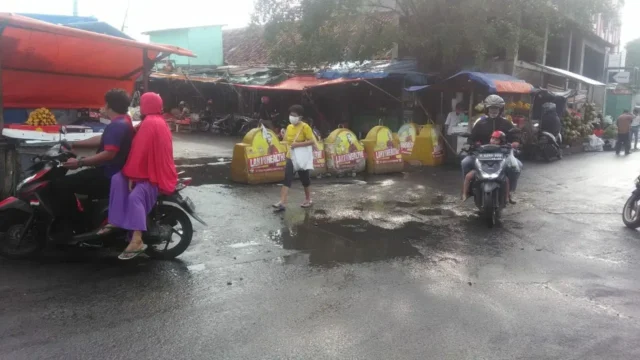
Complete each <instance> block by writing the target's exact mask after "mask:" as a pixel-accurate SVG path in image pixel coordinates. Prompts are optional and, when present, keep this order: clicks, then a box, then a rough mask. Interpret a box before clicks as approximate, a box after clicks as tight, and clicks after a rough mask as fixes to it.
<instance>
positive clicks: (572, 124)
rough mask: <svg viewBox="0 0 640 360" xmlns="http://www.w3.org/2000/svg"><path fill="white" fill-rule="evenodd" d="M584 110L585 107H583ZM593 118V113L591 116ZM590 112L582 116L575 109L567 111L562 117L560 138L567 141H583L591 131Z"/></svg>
mask: <svg viewBox="0 0 640 360" xmlns="http://www.w3.org/2000/svg"><path fill="white" fill-rule="evenodd" d="M585 110H586V108H585ZM593 117H594V118H595V115H594V116H593ZM589 119H591V114H589V116H583V115H582V114H581V113H579V112H576V111H567V112H566V113H565V114H564V117H563V118H562V138H563V139H565V140H566V141H567V142H568V143H574V142H576V141H580V142H581V141H583V140H584V139H586V138H587V137H588V136H589V135H591V134H592V133H593V125H592V124H591V122H592V121H593V120H589Z"/></svg>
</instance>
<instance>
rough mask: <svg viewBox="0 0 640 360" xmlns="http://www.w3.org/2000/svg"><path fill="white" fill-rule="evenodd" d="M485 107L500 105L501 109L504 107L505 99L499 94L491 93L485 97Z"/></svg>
mask: <svg viewBox="0 0 640 360" xmlns="http://www.w3.org/2000/svg"><path fill="white" fill-rule="evenodd" d="M484 107H485V108H490V107H498V108H500V109H504V99H503V98H501V97H500V96H498V95H495V94H494V95H489V96H488V97H487V98H486V99H484Z"/></svg>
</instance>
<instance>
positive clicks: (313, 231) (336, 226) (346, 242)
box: [269, 219, 425, 265]
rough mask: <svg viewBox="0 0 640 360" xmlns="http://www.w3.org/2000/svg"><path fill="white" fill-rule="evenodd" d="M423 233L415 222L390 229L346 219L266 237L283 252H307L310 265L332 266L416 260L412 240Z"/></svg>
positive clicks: (306, 226) (419, 225)
mask: <svg viewBox="0 0 640 360" xmlns="http://www.w3.org/2000/svg"><path fill="white" fill-rule="evenodd" d="M424 231H425V229H424V228H423V225H421V224H419V223H414V222H412V223H407V224H405V225H404V226H402V227H401V228H398V229H394V230H389V229H384V228H381V227H377V226H374V225H372V224H370V223H369V222H367V221H364V220H357V219H345V220H337V221H330V222H323V221H316V222H315V223H313V224H312V223H311V222H310V221H306V222H304V223H302V224H298V225H293V226H291V227H285V228H282V229H281V230H278V231H273V232H270V233H269V238H270V239H271V240H273V241H274V242H275V243H277V244H279V245H281V246H282V247H283V248H284V249H286V250H299V251H304V252H306V253H308V257H309V264H310V265H335V264H339V263H363V262H372V261H379V260H386V259H394V258H399V257H419V256H421V253H420V251H418V249H416V248H415V247H414V246H413V245H411V239H412V236H414V235H415V234H417V233H420V232H424ZM294 257H295V256H294ZM286 259H287V257H285V263H286V262H287V261H286Z"/></svg>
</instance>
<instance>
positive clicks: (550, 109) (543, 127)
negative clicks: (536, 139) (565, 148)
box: [539, 102, 562, 145]
mask: <svg viewBox="0 0 640 360" xmlns="http://www.w3.org/2000/svg"><path fill="white" fill-rule="evenodd" d="M543 132H547V133H549V134H551V135H553V136H554V137H555V139H556V143H557V144H558V145H560V143H562V136H561V132H562V123H561V122H560V117H559V116H558V112H557V111H556V104H554V103H552V102H548V103H544V104H543V105H542V118H541V119H540V132H539V135H542V133H543Z"/></svg>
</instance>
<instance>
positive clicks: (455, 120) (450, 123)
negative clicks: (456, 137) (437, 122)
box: [444, 103, 463, 135]
mask: <svg viewBox="0 0 640 360" xmlns="http://www.w3.org/2000/svg"><path fill="white" fill-rule="evenodd" d="M462 111H463V108H462V103H457V104H456V110H455V111H452V112H450V113H449V115H447V120H446V121H445V123H444V126H445V128H446V133H447V135H451V131H452V129H453V128H454V127H456V126H457V125H458V124H459V123H460V118H461V117H462V115H463V114H462Z"/></svg>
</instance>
